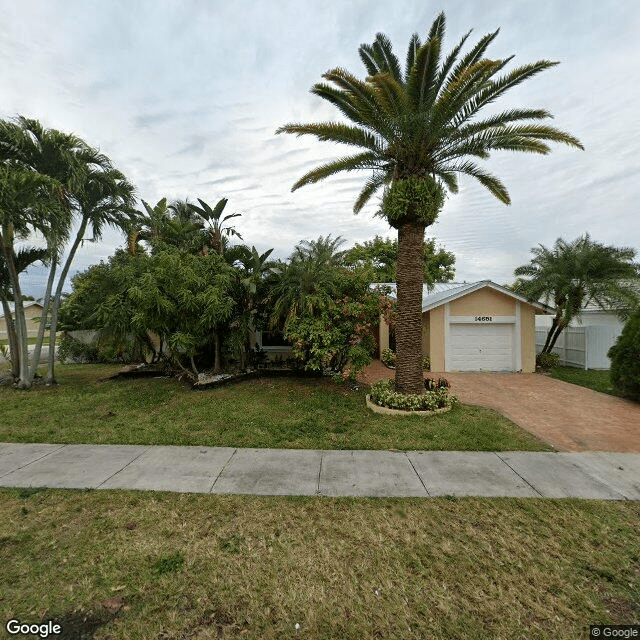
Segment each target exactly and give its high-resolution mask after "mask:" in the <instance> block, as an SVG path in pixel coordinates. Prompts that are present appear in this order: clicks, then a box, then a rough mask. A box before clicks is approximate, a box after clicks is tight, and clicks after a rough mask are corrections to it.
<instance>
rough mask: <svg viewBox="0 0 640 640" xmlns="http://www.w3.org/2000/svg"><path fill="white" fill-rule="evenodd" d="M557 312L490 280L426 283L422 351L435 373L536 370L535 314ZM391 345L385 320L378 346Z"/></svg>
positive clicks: (423, 301) (382, 322) (382, 324)
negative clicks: (431, 285)
mask: <svg viewBox="0 0 640 640" xmlns="http://www.w3.org/2000/svg"><path fill="white" fill-rule="evenodd" d="M374 286H375V285H374ZM390 286H391V287H392V288H393V290H394V292H395V285H390ZM393 295H395V294H394V293H393V294H392V296H393ZM553 312H554V310H553V308H551V307H549V306H547V305H545V304H540V303H531V302H529V301H528V300H527V299H526V298H525V297H524V296H521V295H519V294H517V293H514V292H513V291H510V290H509V289H505V288H504V287H501V286H500V285H498V284H495V283H494V282H491V281H490V280H482V281H480V282H447V283H436V284H435V285H434V286H433V287H431V288H429V287H428V286H427V285H424V289H423V294H422V352H423V354H424V355H428V356H429V357H430V359H431V370H432V371H444V372H446V371H522V372H525V373H530V372H533V371H535V367H536V352H535V318H536V314H552V313H553ZM388 346H389V327H388V326H387V324H386V323H385V322H384V320H383V319H381V321H380V327H379V347H380V350H381V351H382V350H383V349H386V348H387V347H388Z"/></svg>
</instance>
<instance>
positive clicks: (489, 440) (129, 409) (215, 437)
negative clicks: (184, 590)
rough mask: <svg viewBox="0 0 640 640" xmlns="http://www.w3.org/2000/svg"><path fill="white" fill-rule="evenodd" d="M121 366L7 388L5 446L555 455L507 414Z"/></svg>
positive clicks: (338, 389)
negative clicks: (135, 371) (124, 371)
mask: <svg viewBox="0 0 640 640" xmlns="http://www.w3.org/2000/svg"><path fill="white" fill-rule="evenodd" d="M118 368H119V367H118V366H117V365H113V366H106V365H59V366H58V368H57V376H58V380H59V382H60V385H59V386H58V387H56V388H46V387H43V386H41V387H35V388H33V389H32V390H31V391H28V392H19V391H16V390H14V389H12V388H10V387H8V386H7V385H4V386H0V404H1V405H2V420H0V442H2V441H4V442H54V443H94V444H163V445H201V446H227V447H266V448H274V447H275V448H294V449H399V450H412V449H418V450H420V449H424V450H433V449H436V450H437V449H441V450H458V451H461V450H467V451H473V450H478V451H514V450H529V451H547V450H550V449H551V448H550V447H549V446H547V445H546V444H544V443H542V442H541V441H539V440H538V439H536V438H535V437H534V436H533V435H531V434H530V433H528V432H527V431H524V430H523V429H521V428H520V427H518V426H517V425H516V424H514V423H513V422H511V421H510V420H508V419H507V418H504V417H503V416H501V415H500V414H499V413H497V412H495V411H493V410H491V409H487V408H483V407H476V406H468V405H460V406H457V407H454V409H453V410H452V411H451V412H449V413H445V414H442V415H437V416H432V417H429V418H423V417H419V416H415V417H414V416H410V417H408V418H403V417H390V416H379V415H375V414H373V413H371V412H370V411H369V410H367V409H366V408H365V401H364V396H365V393H366V391H365V389H364V388H362V387H360V388H359V389H358V390H351V389H349V388H348V387H347V386H343V385H338V384H334V383H333V382H330V381H327V380H296V379H261V380H251V381H247V382H242V383H238V384H235V385H229V386H227V387H223V388H218V389H212V390H209V391H200V392H194V391H190V390H189V389H186V388H185V387H183V386H182V385H181V384H180V383H179V382H177V381H176V380H173V379H166V378H152V379H149V378H147V379H134V380H109V381H104V382H101V381H100V378H103V377H105V376H107V375H109V374H111V373H114V372H115V371H117V370H118Z"/></svg>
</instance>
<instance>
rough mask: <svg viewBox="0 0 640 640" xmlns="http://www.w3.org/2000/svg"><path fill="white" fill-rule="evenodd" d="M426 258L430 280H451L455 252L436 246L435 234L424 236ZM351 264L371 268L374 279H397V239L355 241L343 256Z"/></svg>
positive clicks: (426, 280) (424, 273)
mask: <svg viewBox="0 0 640 640" xmlns="http://www.w3.org/2000/svg"><path fill="white" fill-rule="evenodd" d="M422 255H423V258H424V268H423V276H424V281H425V282H426V283H427V284H430V285H432V284H434V283H435V282H449V281H450V280H453V277H454V274H455V269H454V265H455V261H456V258H455V255H454V254H453V253H451V252H450V251H446V250H445V249H442V248H436V241H435V238H428V239H427V240H425V243H424V247H423V250H422ZM344 263H345V264H346V265H347V266H348V267H352V268H363V269H371V271H372V276H371V280H372V282H395V281H396V266H397V264H398V239H397V238H395V239H393V240H392V239H391V238H382V237H381V236H375V237H374V239H373V240H367V241H366V242H364V243H363V244H356V245H355V246H354V247H352V248H351V249H349V250H348V251H347V252H346V253H345V256H344Z"/></svg>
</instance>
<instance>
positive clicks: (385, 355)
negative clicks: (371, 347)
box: [380, 348, 396, 367]
mask: <svg viewBox="0 0 640 640" xmlns="http://www.w3.org/2000/svg"><path fill="white" fill-rule="evenodd" d="M380 360H382V362H383V363H384V364H386V365H387V367H395V366H396V354H395V352H394V351H392V350H391V349H388V348H387V349H383V350H382V353H381V354H380Z"/></svg>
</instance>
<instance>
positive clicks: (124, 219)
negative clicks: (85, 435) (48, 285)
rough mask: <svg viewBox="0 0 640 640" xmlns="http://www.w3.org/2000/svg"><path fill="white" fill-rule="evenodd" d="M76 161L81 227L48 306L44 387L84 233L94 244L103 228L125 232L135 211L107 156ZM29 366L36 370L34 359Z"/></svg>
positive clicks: (129, 190)
mask: <svg viewBox="0 0 640 640" xmlns="http://www.w3.org/2000/svg"><path fill="white" fill-rule="evenodd" d="M79 159H83V160H84V163H85V166H84V171H83V173H82V180H81V183H80V184H79V186H78V188H77V189H75V192H74V196H75V203H76V211H77V213H78V214H79V215H80V226H79V228H78V231H77V233H76V237H75V239H74V241H73V244H72V245H71V248H70V249H69V253H68V255H67V259H66V261H65V264H64V266H63V268H62V271H61V273H60V277H59V278H58V285H57V287H56V291H55V295H54V298H53V303H52V306H51V321H50V338H49V359H48V367H47V380H46V382H47V384H55V382H56V380H55V373H54V366H55V346H56V330H57V326H58V311H59V309H60V300H61V297H62V288H63V286H64V283H65V280H66V278H67V275H68V273H69V269H70V267H71V263H72V262H73V259H74V257H75V255H76V251H77V250H78V247H79V246H80V244H81V243H82V242H84V240H85V237H84V236H85V233H86V232H87V229H88V228H91V236H92V237H91V241H92V242H95V241H97V240H100V238H101V237H102V231H103V229H104V227H105V226H109V227H112V228H116V229H120V230H122V231H124V230H126V229H127V228H128V227H129V226H130V225H131V224H132V223H133V221H134V220H136V218H137V216H136V211H135V210H134V209H133V204H134V187H133V185H131V184H130V183H129V182H128V181H127V179H126V178H125V176H124V174H122V173H121V172H120V171H118V170H117V169H114V168H113V167H112V166H111V161H110V160H109V159H108V158H107V157H106V156H104V155H102V154H99V153H97V152H94V151H93V150H87V152H86V153H85V154H83V155H82V156H80V158H79ZM32 366H33V367H35V368H37V363H36V361H35V358H34V363H33V365H32Z"/></svg>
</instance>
